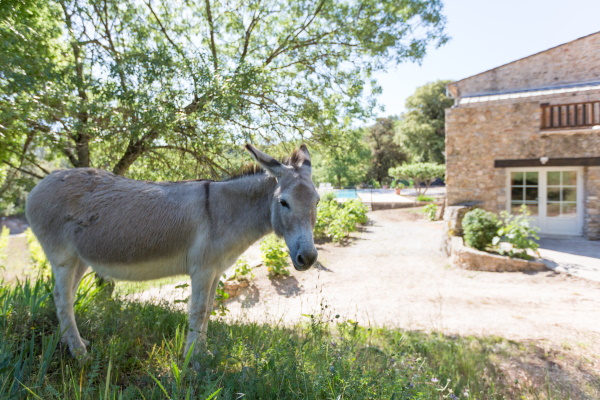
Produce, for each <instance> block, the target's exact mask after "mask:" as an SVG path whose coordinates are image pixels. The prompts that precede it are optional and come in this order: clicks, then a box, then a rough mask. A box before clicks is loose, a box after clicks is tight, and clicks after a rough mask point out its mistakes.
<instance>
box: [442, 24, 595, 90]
mask: <svg viewBox="0 0 600 400" xmlns="http://www.w3.org/2000/svg"><path fill="white" fill-rule="evenodd" d="M597 34H600V31H597V32H593V33H590V34H589V35H585V36H582V37H579V38H577V39H573V40H569V41H568V42H564V43H561V44H559V45H557V46H553V47H550V48H548V49H546V50H542V51H538V52H537V53H533V54H530V55H528V56H526V57H521V58H518V59H516V60H513V61H510V62H507V63H505V64H502V65H499V66H497V67H494V68H490V69H488V70H485V71H483V72H480V73H478V74H475V75H471V76H468V77H466V78H463V79H460V80H458V81H454V82H452V83H450V84H448V86H450V85H455V84H458V83H460V82H463V81H466V80H467V79H471V78H474V77H476V76H479V75H483V74H487V73H488V72H491V71H494V70H497V69H499V68H502V67H505V66H507V65H510V64H514V63H516V62H518V61H521V60H525V59H527V58H530V57H534V56H537V55H539V54H542V53H545V52H547V51H550V50H554V49H557V48H559V47H562V46H565V45H567V44H569V43H573V42H577V41H579V40H583V39H585V38H588V37H590V36H594V35H597Z"/></svg>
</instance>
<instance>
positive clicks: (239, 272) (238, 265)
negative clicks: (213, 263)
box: [232, 257, 254, 281]
mask: <svg viewBox="0 0 600 400" xmlns="http://www.w3.org/2000/svg"><path fill="white" fill-rule="evenodd" d="M232 278H233V279H235V280H238V281H249V280H250V279H252V278H254V274H253V273H252V268H250V264H248V261H247V260H246V259H245V258H244V257H240V258H239V259H238V260H237V261H236V262H235V270H234V272H233V276H232Z"/></svg>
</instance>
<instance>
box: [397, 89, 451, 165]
mask: <svg viewBox="0 0 600 400" xmlns="http://www.w3.org/2000/svg"><path fill="white" fill-rule="evenodd" d="M450 82H452V81H447V80H446V81H445V80H439V81H436V82H431V83H427V84H425V85H423V86H420V87H418V88H417V90H415V93H414V94H413V95H412V96H410V97H409V98H408V99H407V100H406V109H407V111H406V112H405V113H404V114H403V115H402V117H401V119H400V121H399V122H398V131H397V134H396V142H397V143H398V144H399V145H400V146H401V147H402V149H403V150H404V151H405V152H406V153H407V154H408V155H409V158H410V160H411V161H413V162H435V163H443V162H445V155H444V151H445V148H446V147H445V139H446V131H445V110H446V108H450V107H452V105H453V104H454V101H453V100H452V99H451V98H449V97H448V96H447V95H446V85H448V84H449V83H450Z"/></svg>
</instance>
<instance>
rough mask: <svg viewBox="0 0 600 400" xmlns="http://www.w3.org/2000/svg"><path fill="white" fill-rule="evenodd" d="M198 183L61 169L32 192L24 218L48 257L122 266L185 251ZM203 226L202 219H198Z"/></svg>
mask: <svg viewBox="0 0 600 400" xmlns="http://www.w3.org/2000/svg"><path fill="white" fill-rule="evenodd" d="M199 186H202V185H201V184H200V183H198V182H178V183H156V182H143V181H136V180H131V179H126V178H123V177H120V176H116V175H114V174H112V173H110V172H107V171H102V170H97V169H93V168H80V169H71V170H60V171H56V172H53V173H52V174H50V175H49V176H47V177H46V178H45V179H43V180H42V181H41V182H40V183H39V184H38V185H37V186H36V187H35V188H34V189H33V190H32V192H31V193H30V195H29V198H28V201H27V208H26V213H27V219H28V221H29V224H30V225H31V228H32V230H33V232H34V233H35V234H36V236H37V237H38V239H39V241H40V243H41V244H42V246H43V248H44V250H45V252H46V254H47V255H48V257H49V258H54V260H50V261H51V262H52V261H54V262H55V263H56V264H59V265H60V264H62V263H63V262H62V260H60V258H69V257H74V256H77V257H80V258H81V259H82V260H85V261H86V263H88V264H91V265H92V266H93V265H94V264H102V265H107V264H114V265H124V264H132V263H143V262H147V261H150V260H156V259H161V258H169V257H170V256H173V255H174V254H177V253H181V252H185V249H187V248H189V246H190V245H191V243H192V241H193V240H194V236H195V234H196V233H197V230H198V225H199V222H201V220H202V216H201V215H198V213H199V209H198V207H193V204H194V203H196V204H197V203H198V200H199V198H200V197H201V196H202V192H201V191H200V190H198V187H199ZM200 225H201V224H200Z"/></svg>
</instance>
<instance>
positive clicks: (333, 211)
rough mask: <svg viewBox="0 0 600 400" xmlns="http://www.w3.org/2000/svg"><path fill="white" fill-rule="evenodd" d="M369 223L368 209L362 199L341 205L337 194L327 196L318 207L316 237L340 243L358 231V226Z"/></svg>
mask: <svg viewBox="0 0 600 400" xmlns="http://www.w3.org/2000/svg"><path fill="white" fill-rule="evenodd" d="M367 222H368V218H367V207H366V206H365V205H364V204H363V203H362V202H361V201H360V199H352V200H348V201H345V202H343V203H340V202H338V201H337V200H336V199H335V194H334V195H333V196H328V194H327V195H325V196H323V197H322V198H321V202H320V203H319V206H318V207H317V223H316V225H315V230H314V236H315V239H321V240H322V239H330V240H332V241H333V242H337V243H339V242H341V241H342V240H344V239H345V238H346V237H348V235H349V234H350V233H351V232H354V231H356V229H357V228H356V226H357V225H358V224H366V223H367Z"/></svg>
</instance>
